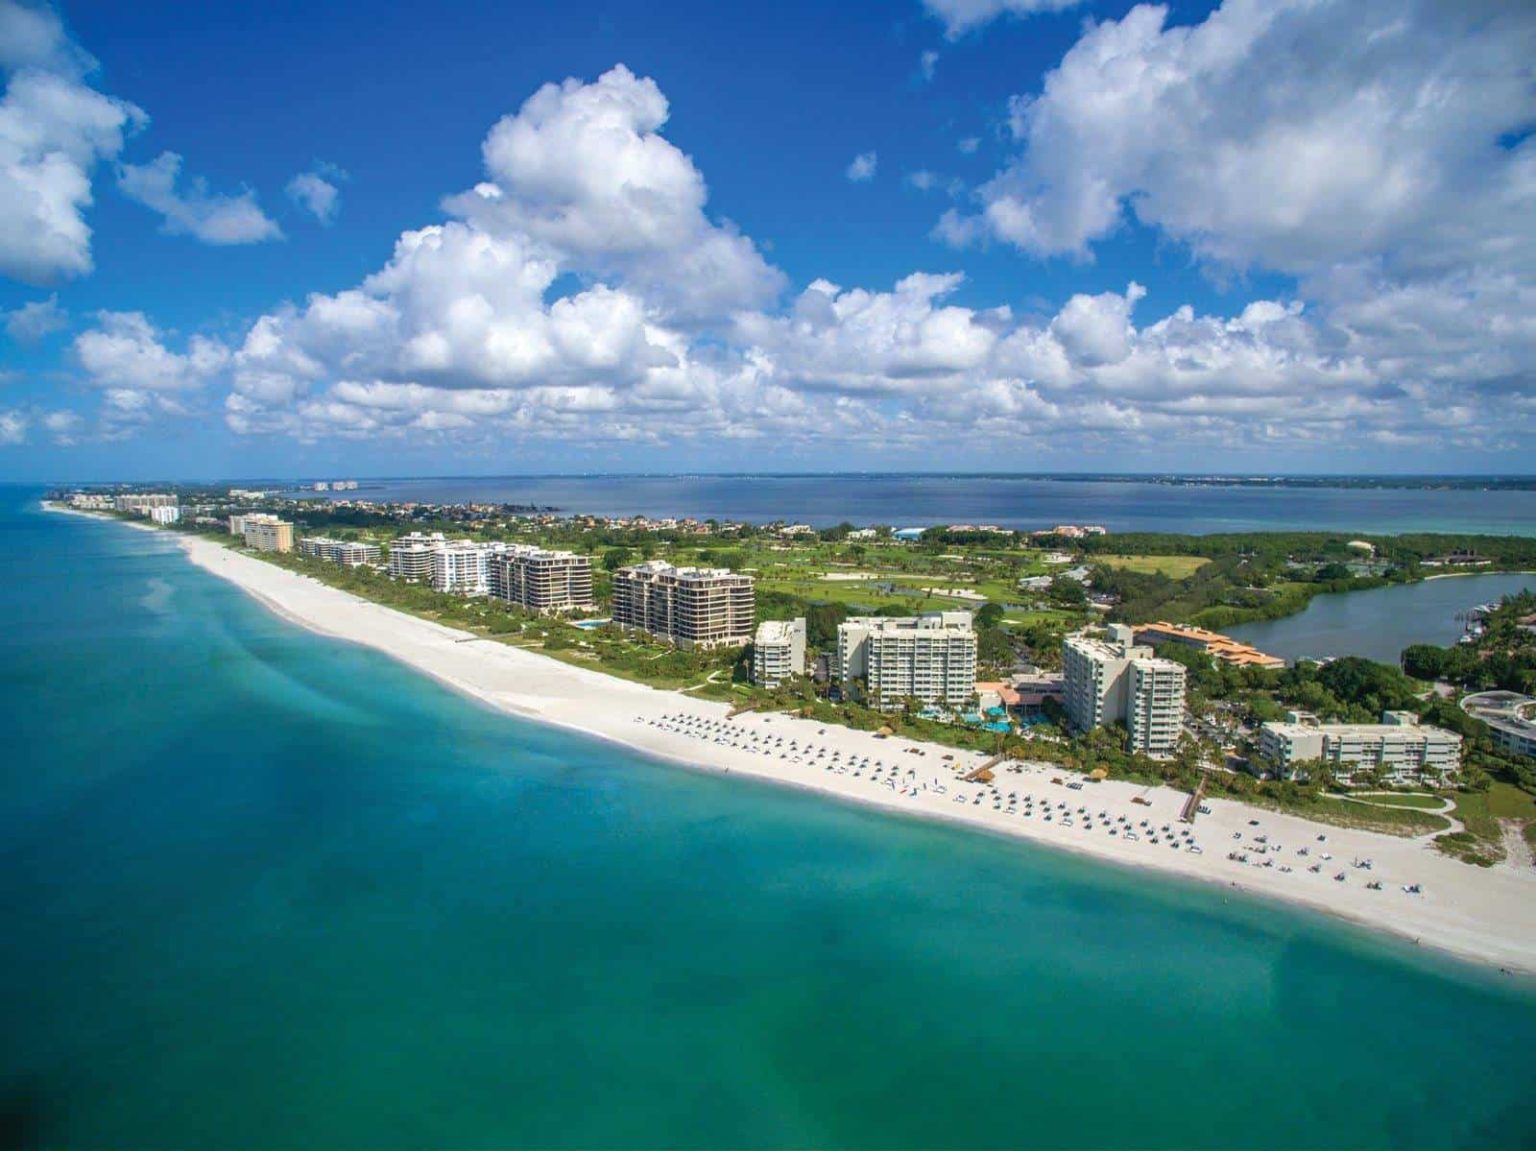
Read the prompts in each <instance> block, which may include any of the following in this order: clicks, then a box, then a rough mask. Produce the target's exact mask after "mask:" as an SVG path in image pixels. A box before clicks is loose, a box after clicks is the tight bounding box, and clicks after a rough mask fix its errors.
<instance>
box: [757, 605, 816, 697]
mask: <svg viewBox="0 0 1536 1151" xmlns="http://www.w3.org/2000/svg"><path fill="white" fill-rule="evenodd" d="M804 674H805V618H804V617H803V616H802V617H800V618H798V619H769V620H764V621H763V622H762V623H760V624H758V625H757V635H756V636H754V637H753V639H752V682H753V683H755V684H757V685H758V686H759V687H767V688H775V687H778V686H779V684H781V683H783V682H784V681H785V680H787V679H790V678H791V677H793V676H797V675H804Z"/></svg>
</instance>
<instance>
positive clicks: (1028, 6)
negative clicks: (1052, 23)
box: [923, 0, 1080, 40]
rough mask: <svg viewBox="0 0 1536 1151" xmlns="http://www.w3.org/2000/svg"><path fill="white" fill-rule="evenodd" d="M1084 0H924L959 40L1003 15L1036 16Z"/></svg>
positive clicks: (934, 14) (1072, 5)
mask: <svg viewBox="0 0 1536 1151" xmlns="http://www.w3.org/2000/svg"><path fill="white" fill-rule="evenodd" d="M1079 2H1080V0H923V7H924V8H926V9H928V12H929V14H930V15H932V16H934V17H936V18H937V19H939V20H941V21H943V23H944V34H945V35H946V36H948V37H949V38H950V39H951V40H958V39H959V38H960V37H961V36H964V35H965V34H966V33H967V32H969V31H971V30H972V29H975V28H980V27H981V26H982V25H984V24H990V23H991V22H992V21H993V20H996V19H997V18H998V17H999V16H1033V15H1035V14H1037V13H1040V12H1061V11H1064V10H1065V9H1068V8H1072V7H1075V6H1076V5H1077V4H1078V3H1079Z"/></svg>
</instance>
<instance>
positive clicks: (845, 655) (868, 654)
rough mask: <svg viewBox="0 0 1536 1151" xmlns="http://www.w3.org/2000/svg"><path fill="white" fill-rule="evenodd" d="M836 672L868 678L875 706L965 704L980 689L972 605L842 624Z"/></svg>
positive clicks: (843, 677) (848, 679) (848, 680)
mask: <svg viewBox="0 0 1536 1151" xmlns="http://www.w3.org/2000/svg"><path fill="white" fill-rule="evenodd" d="M831 671H832V675H833V678H835V679H836V680H837V681H838V682H839V683H841V684H842V685H843V687H844V689H845V690H846V689H847V688H848V686H849V685H850V684H852V683H853V681H855V680H862V681H863V682H864V694H865V698H866V699H867V700H868V701H869V702H870V703H871V704H872V705H874V706H875V707H879V708H890V707H895V706H897V705H898V704H900V703H901V702H902V701H903V700H906V699H915V700H919V701H921V702H922V703H943V704H947V705H948V706H950V707H960V706H962V705H964V704H966V703H968V702H970V699H971V697H972V696H973V695H975V694H976V632H975V629H974V627H973V626H972V617H971V613H970V612H968V611H946V612H934V613H931V614H928V615H920V616H866V617H855V618H853V619H849V620H845V621H844V622H843V623H841V624H839V625H838V628H837V651H836V652H835V654H834V659H833V665H832V668H831Z"/></svg>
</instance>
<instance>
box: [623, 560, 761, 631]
mask: <svg viewBox="0 0 1536 1151" xmlns="http://www.w3.org/2000/svg"><path fill="white" fill-rule="evenodd" d="M756 613H757V598H756V595H755V593H754V591H753V585H752V577H751V576H748V575H738V574H736V573H735V572H732V571H727V570H726V569H725V568H679V567H673V566H672V565H671V564H669V563H666V562H665V561H663V560H651V561H649V562H648V563H641V564H632V565H630V566H629V567H622V568H619V569H618V571H616V572H614V573H613V622H614V623H616V624H618V625H619V626H620V627H623V628H629V629H633V630H636V631H643V632H645V633H647V634H648V635H653V636H655V637H656V638H657V639H664V640H666V641H668V642H669V643H675V644H676V645H677V646H678V647H684V648H692V647H701V648H707V647H741V646H743V645H745V644H746V643H747V642H748V641H749V640H751V638H752V624H753V621H754V618H755V616H756Z"/></svg>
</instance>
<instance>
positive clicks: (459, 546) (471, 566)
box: [431, 540, 506, 596]
mask: <svg viewBox="0 0 1536 1151" xmlns="http://www.w3.org/2000/svg"><path fill="white" fill-rule="evenodd" d="M505 546H506V545H505V544H481V543H475V541H473V540H448V541H446V542H444V543H441V544H438V545H437V546H436V547H434V548H433V549H432V560H431V563H432V586H433V587H435V588H436V589H437V590H438V591H440V592H449V593H451V594H454V595H468V596H479V595H487V594H489V592H490V581H491V566H490V564H491V557H492V556H494V555H496V554H498V553H499V552H501V551H502V550H503V549H504V548H505Z"/></svg>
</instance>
